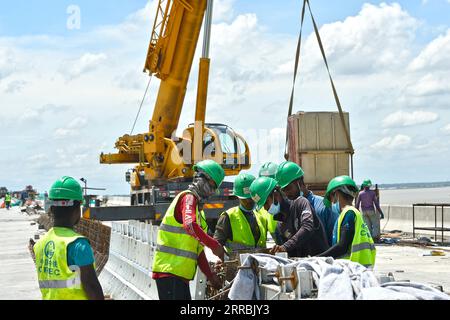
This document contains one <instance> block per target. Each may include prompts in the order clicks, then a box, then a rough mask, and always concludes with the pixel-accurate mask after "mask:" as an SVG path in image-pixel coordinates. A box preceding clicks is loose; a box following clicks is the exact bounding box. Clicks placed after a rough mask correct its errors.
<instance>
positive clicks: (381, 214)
mask: <svg viewBox="0 0 450 320" xmlns="http://www.w3.org/2000/svg"><path fill="white" fill-rule="evenodd" d="M383 219H384V214H383V212H380V220H383Z"/></svg>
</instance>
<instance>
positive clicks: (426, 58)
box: [409, 29, 450, 72]
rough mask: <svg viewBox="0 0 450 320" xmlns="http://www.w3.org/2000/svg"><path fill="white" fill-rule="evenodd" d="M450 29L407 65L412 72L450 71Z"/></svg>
mask: <svg viewBox="0 0 450 320" xmlns="http://www.w3.org/2000/svg"><path fill="white" fill-rule="evenodd" d="M449 57H450V29H448V30H447V33H446V34H445V35H440V36H439V37H437V38H436V39H434V40H433V41H432V42H431V43H430V44H428V45H427V46H426V47H425V49H423V50H422V52H421V53H420V54H419V56H417V58H415V59H414V60H413V61H412V63H411V64H410V65H409V69H410V70H412V71H422V70H427V71H428V72H430V71H431V70H437V71H439V70H448V69H450V59H449Z"/></svg>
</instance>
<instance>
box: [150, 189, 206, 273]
mask: <svg viewBox="0 0 450 320" xmlns="http://www.w3.org/2000/svg"><path fill="white" fill-rule="evenodd" d="M186 193H190V191H183V192H181V193H179V194H178V195H177V196H176V197H175V199H174V200H173V201H172V203H171V204H170V206H169V208H168V209H167V212H166V214H165V215H164V218H163V221H162V222H161V225H160V227H159V230H158V239H157V247H156V251H155V255H154V257H153V266H152V271H153V272H160V273H170V274H173V275H176V276H179V277H182V278H184V279H188V280H192V279H193V278H194V276H195V273H196V271H197V259H198V256H199V255H200V253H201V252H202V251H203V246H202V244H201V243H200V242H199V241H198V240H197V239H196V238H195V237H193V236H191V235H190V234H188V233H187V232H186V230H185V229H184V228H183V225H182V224H181V223H179V222H178V221H177V220H176V219H175V208H176V206H177V203H178V201H179V199H180V198H181V196H182V195H184V194H186ZM195 210H196V220H197V223H198V224H200V225H201V227H202V229H203V230H205V231H206V230H207V228H208V225H207V224H206V218H205V216H204V212H203V211H202V212H199V210H198V207H197V208H195Z"/></svg>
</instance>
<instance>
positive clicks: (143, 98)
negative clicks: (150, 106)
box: [130, 74, 152, 135]
mask: <svg viewBox="0 0 450 320" xmlns="http://www.w3.org/2000/svg"><path fill="white" fill-rule="evenodd" d="M151 82H152V75H151V74H150V79H148V84H147V88H146V89H145V92H144V96H143V97H142V101H141V105H140V106H139V110H138V112H137V114H136V118H135V119H134V123H133V127H132V128H131V132H130V135H132V134H133V131H134V127H135V126H136V122H137V119H138V117H139V114H140V113H141V109H142V105H143V104H144V101H145V97H146V96H147V92H148V88H150V83H151Z"/></svg>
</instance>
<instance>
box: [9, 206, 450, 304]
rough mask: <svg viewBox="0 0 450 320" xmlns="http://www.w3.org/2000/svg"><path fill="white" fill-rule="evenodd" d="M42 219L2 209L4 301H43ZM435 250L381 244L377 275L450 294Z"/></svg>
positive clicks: (445, 263)
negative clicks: (34, 244)
mask: <svg viewBox="0 0 450 320" xmlns="http://www.w3.org/2000/svg"><path fill="white" fill-rule="evenodd" d="M37 218H38V216H36V215H28V214H26V213H25V212H21V211H20V209H19V208H17V207H14V208H12V209H10V210H9V211H7V210H6V209H0V230H1V232H0V243H1V244H2V245H1V246H0V265H1V266H2V268H1V270H0V300H36V299H40V297H41V295H40V292H39V287H38V282H37V276H36V271H35V268H34V263H33V260H32V258H31V256H30V252H29V250H28V241H29V239H30V238H34V236H35V234H38V233H42V230H38V224H37V223H35V221H36V220H37ZM432 249H435V248H430V247H425V246H412V245H407V244H404V243H402V244H393V245H377V259H376V267H375V272H376V273H377V274H378V273H381V274H387V273H389V272H391V273H392V274H393V275H394V277H395V279H396V280H409V281H413V282H420V283H424V284H430V285H434V286H442V287H443V289H444V291H445V292H447V293H449V292H450V248H448V247H447V248H442V249H444V252H445V256H430V255H427V254H430V251H431V250H432Z"/></svg>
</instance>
